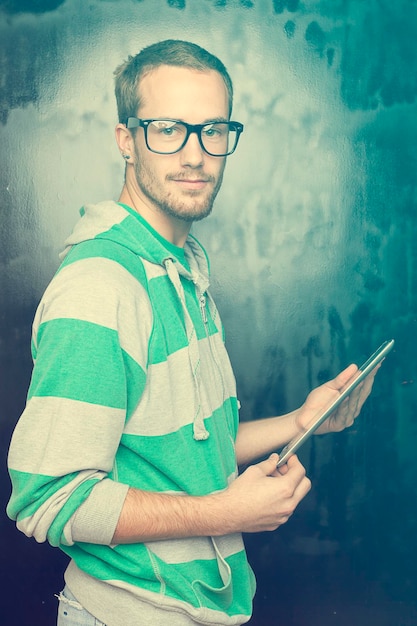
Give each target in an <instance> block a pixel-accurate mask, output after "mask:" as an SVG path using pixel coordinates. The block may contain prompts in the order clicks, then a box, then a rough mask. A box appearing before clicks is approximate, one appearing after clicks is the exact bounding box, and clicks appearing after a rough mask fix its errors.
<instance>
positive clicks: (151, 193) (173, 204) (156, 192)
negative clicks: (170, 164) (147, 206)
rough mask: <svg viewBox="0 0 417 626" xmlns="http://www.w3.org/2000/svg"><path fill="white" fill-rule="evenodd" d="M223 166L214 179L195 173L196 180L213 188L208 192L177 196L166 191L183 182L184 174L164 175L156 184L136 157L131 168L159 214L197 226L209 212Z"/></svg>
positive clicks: (217, 188)
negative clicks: (173, 182)
mask: <svg viewBox="0 0 417 626" xmlns="http://www.w3.org/2000/svg"><path fill="white" fill-rule="evenodd" d="M224 167H225V163H224V164H223V167H222V168H221V170H220V173H219V176H218V178H217V179H216V178H215V177H214V176H210V175H206V174H203V173H202V172H198V177H199V178H202V179H203V180H205V181H207V182H208V183H210V185H212V187H211V191H205V192H204V194H202V193H201V191H193V190H189V191H186V192H184V191H183V192H182V193H181V190H178V193H174V192H171V191H169V190H168V189H169V183H170V181H173V180H181V179H186V178H187V177H186V176H184V173H183V172H182V173H179V174H167V175H166V176H165V180H164V181H163V182H161V181H159V180H158V179H157V177H156V176H155V175H154V173H153V172H152V170H151V169H150V168H149V167H148V166H147V165H146V163H145V164H144V163H142V162H141V160H140V158H139V155H138V154H136V158H135V163H134V168H135V176H136V181H137V184H138V186H139V188H140V190H141V191H142V193H143V194H144V196H145V197H146V198H147V199H148V200H150V201H151V203H152V204H153V205H154V206H155V207H156V208H157V209H158V210H159V211H161V212H162V213H165V214H166V215H169V216H170V217H174V218H176V219H180V220H183V221H185V222H196V221H199V220H202V219H204V218H205V217H208V216H209V215H210V213H211V211H212V208H213V203H214V200H215V198H216V196H217V194H218V192H219V189H220V187H221V184H222V181H223V172H224Z"/></svg>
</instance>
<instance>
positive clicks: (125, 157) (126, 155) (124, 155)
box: [122, 154, 130, 161]
mask: <svg viewBox="0 0 417 626" xmlns="http://www.w3.org/2000/svg"><path fill="white" fill-rule="evenodd" d="M122 157H123V158H124V159H126V161H128V160H129V159H130V154H122Z"/></svg>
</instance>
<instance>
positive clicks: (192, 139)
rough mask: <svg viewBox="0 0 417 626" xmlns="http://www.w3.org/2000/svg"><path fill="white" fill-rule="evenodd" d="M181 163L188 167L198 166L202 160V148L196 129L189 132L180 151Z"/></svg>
mask: <svg viewBox="0 0 417 626" xmlns="http://www.w3.org/2000/svg"><path fill="white" fill-rule="evenodd" d="M180 155H181V164H182V165H188V166H190V167H200V166H201V165H202V164H203V162H204V150H203V148H202V147H201V144H200V140H199V138H198V134H197V131H195V130H193V131H191V132H190V136H189V137H188V139H187V142H186V144H185V146H184V147H183V148H181V151H180Z"/></svg>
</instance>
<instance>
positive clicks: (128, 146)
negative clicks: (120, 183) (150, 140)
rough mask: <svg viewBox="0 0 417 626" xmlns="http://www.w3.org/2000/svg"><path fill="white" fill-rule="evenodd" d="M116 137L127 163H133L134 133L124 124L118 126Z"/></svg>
mask: <svg viewBox="0 0 417 626" xmlns="http://www.w3.org/2000/svg"><path fill="white" fill-rule="evenodd" d="M115 135H116V142H117V145H118V147H119V150H120V154H121V155H122V157H123V158H124V159H125V160H126V163H133V161H134V155H135V149H134V140H133V137H132V133H131V132H130V130H129V129H128V128H126V126H125V125H124V124H117V126H116V128H115Z"/></svg>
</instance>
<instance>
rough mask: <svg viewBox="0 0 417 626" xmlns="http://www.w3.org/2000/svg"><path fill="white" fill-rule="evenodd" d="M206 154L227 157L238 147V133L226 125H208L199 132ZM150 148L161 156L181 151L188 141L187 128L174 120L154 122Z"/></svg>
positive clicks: (151, 129)
mask: <svg viewBox="0 0 417 626" xmlns="http://www.w3.org/2000/svg"><path fill="white" fill-rule="evenodd" d="M199 136H200V139H201V143H202V144H203V146H204V149H205V150H206V152H208V153H209V154H211V155H214V156H225V155H227V154H229V153H230V152H233V150H234V149H235V147H236V141H237V138H238V133H237V132H236V130H235V129H234V127H232V128H230V127H229V124H226V123H221V122H218V123H213V124H206V125H205V126H203V127H202V128H201V130H200V131H199ZM147 139H148V145H149V148H150V149H151V150H153V151H155V152H159V153H161V154H172V153H174V152H177V151H178V150H180V149H181V148H182V147H183V146H184V144H185V142H186V139H187V127H186V126H185V124H182V123H181V122H175V121H172V120H154V121H153V122H151V123H150V124H149V125H148V127H147Z"/></svg>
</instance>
